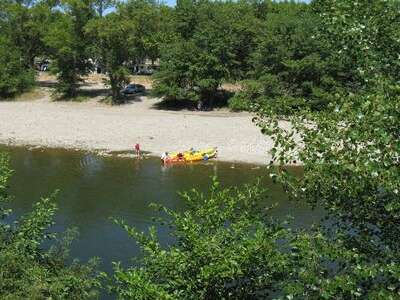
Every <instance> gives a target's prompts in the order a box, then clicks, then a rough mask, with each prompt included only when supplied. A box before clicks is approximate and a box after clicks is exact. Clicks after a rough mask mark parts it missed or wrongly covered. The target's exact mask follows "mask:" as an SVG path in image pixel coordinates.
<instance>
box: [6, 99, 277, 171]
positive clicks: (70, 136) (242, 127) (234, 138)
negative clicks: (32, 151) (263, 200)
mask: <svg viewBox="0 0 400 300" xmlns="http://www.w3.org/2000/svg"><path fill="white" fill-rule="evenodd" d="M159 102H160V99H156V98H150V97H146V96H142V97H140V98H139V99H137V101H135V102H132V103H130V104H126V105H121V106H109V105H105V104H103V103H101V102H99V101H98V100H96V99H94V100H90V101H87V102H83V103H76V102H54V101H51V100H50V99H49V98H44V99H40V100H35V101H21V102H19V101H17V102H0V143H1V144H4V145H10V146H40V147H45V148H64V149H75V150H85V151H95V152H98V151H100V152H102V151H105V152H111V151H130V150H132V149H133V147H134V145H135V144H136V143H139V144H140V146H141V148H142V149H143V150H145V151H148V152H149V153H150V154H151V155H152V156H159V155H160V154H161V153H162V152H164V151H182V150H186V149H189V148H191V147H193V148H196V149H201V148H208V147H218V151H219V156H218V160H220V161H228V162H245V163H255V164H267V163H269V162H270V160H271V155H270V154H269V152H268V151H269V150H270V149H271V148H272V147H273V142H272V140H271V139H269V138H268V137H266V136H264V135H263V134H261V132H260V129H259V128H258V127H257V126H256V125H254V124H253V123H252V121H251V118H252V116H251V115H250V114H247V113H232V112H229V111H227V110H215V111H211V112H193V111H167V110H161V109H157V108H155V107H156V105H157V103H159Z"/></svg>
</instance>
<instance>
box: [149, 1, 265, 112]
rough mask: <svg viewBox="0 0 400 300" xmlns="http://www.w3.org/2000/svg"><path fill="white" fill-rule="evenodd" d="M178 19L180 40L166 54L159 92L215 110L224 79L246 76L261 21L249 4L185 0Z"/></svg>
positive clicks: (179, 10) (179, 7) (177, 10)
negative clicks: (206, 104) (206, 105)
mask: <svg viewBox="0 0 400 300" xmlns="http://www.w3.org/2000/svg"><path fill="white" fill-rule="evenodd" d="M175 18H176V20H175V24H176V25H175V26H176V29H175V30H176V32H177V34H178V36H177V37H176V39H175V42H174V43H172V44H171V45H168V47H165V49H164V51H163V53H162V55H161V66H160V71H159V72H158V74H157V75H156V80H155V86H154V90H155V93H156V94H158V95H160V96H165V99H166V100H170V99H171V100H176V99H177V100H192V101H196V102H198V101H200V102H201V103H204V102H209V105H210V106H212V104H213V101H214V99H215V96H216V93H217V90H218V89H219V88H220V86H221V84H222V82H223V81H224V80H229V79H236V78H240V77H241V76H243V75H244V74H245V73H246V71H247V69H248V67H249V66H248V64H247V58H248V56H249V53H251V52H252V50H253V48H254V47H255V42H254V36H256V34H257V32H258V24H259V21H258V19H257V18H256V17H255V16H254V11H253V10H252V7H251V6H250V5H249V4H247V3H244V2H243V3H238V4H233V3H224V2H221V3H214V2H209V1H205V2H199V3H196V2H192V1H180V2H178V4H177V8H176V11H175Z"/></svg>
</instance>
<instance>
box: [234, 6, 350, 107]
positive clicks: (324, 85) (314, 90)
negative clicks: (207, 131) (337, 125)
mask: <svg viewBox="0 0 400 300" xmlns="http://www.w3.org/2000/svg"><path fill="white" fill-rule="evenodd" d="M321 22H323V21H322V20H321V19H320V18H319V16H318V15H316V14H315V13H313V12H312V11H311V10H310V8H309V6H308V5H304V4H296V3H277V4H274V5H272V6H271V11H270V12H269V13H268V17H267V18H266V21H264V23H263V24H262V26H263V30H262V32H261V34H260V35H259V37H258V38H257V39H256V40H257V44H258V46H257V48H256V50H255V51H254V52H253V53H252V55H251V58H250V61H251V64H252V69H251V71H249V77H250V78H248V79H247V80H245V81H243V82H242V86H243V90H242V92H240V93H238V94H237V95H236V97H234V98H233V99H231V108H233V109H251V105H252V104H254V103H258V104H262V105H268V106H271V107H275V108H276V109H277V110H280V111H281V113H287V112H288V111H290V110H291V109H297V108H298V107H301V106H308V107H310V108H311V109H324V108H325V107H326V104H327V103H328V102H329V98H330V95H331V94H334V93H335V92H336V91H338V90H340V89H342V88H343V86H345V83H346V84H348V82H349V80H348V76H345V74H346V73H345V71H344V70H343V67H342V65H341V64H340V61H334V60H332V59H331V55H330V52H329V50H328V49H327V47H326V46H325V44H324V42H323V41H322V40H320V39H318V38H317V32H318V29H319V28H320V23H321Z"/></svg>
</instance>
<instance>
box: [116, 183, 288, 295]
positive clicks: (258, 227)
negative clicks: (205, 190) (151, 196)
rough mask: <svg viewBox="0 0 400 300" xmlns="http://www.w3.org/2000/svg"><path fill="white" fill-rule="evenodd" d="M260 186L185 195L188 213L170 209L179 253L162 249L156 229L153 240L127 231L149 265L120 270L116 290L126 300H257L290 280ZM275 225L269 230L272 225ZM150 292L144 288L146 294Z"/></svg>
mask: <svg viewBox="0 0 400 300" xmlns="http://www.w3.org/2000/svg"><path fill="white" fill-rule="evenodd" d="M263 195H264V191H263V190H261V189H260V188H258V187H257V186H246V187H245V188H243V189H220V188H219V187H218V183H217V182H216V181H214V182H213V185H212V188H211V191H210V195H209V196H205V195H203V194H200V193H198V192H196V191H192V192H191V193H185V194H182V199H183V200H184V201H185V204H186V206H187V209H186V210H185V211H184V212H175V211H173V210H170V209H168V208H165V207H160V208H159V209H160V210H161V211H163V212H164V213H165V214H166V215H167V218H165V220H164V221H165V222H166V223H167V224H168V225H169V227H170V228H171V229H172V233H173V237H174V239H175V243H174V245H172V246H170V247H168V248H167V249H163V248H162V247H161V245H160V243H159V242H158V240H157V235H156V231H155V228H154V227H153V228H151V229H150V231H149V234H148V235H146V234H144V233H140V232H138V231H137V230H135V229H134V228H131V227H130V226H128V225H126V224H125V223H124V222H123V221H119V222H118V223H119V224H120V225H122V226H123V227H124V228H125V229H126V230H127V232H128V233H129V235H131V236H132V237H134V238H135V239H136V240H137V241H138V243H139V245H140V247H141V249H142V251H143V252H144V258H143V259H142V260H140V267H136V268H134V267H132V268H128V269H124V268H122V267H121V266H120V265H119V264H116V265H115V273H114V281H115V287H114V288H112V289H113V290H114V291H115V292H116V293H117V295H118V297H119V298H120V299H126V298H129V299H227V298H229V299H255V298H257V297H258V296H257V295H258V294H260V293H261V294H260V296H261V295H264V294H265V293H267V292H268V291H267V290H266V289H268V288H270V287H272V286H274V284H276V282H277V280H278V279H279V278H281V277H282V276H284V273H285V270H284V268H283V263H284V257H285V254H284V253H280V251H278V249H277V248H276V247H274V246H273V245H276V244H277V241H278V240H280V239H284V238H285V237H286V234H287V232H286V230H284V229H283V228H282V227H281V226H280V225H279V224H275V223H272V222H271V223H270V222H267V223H266V219H265V215H266V213H267V211H268V210H265V211H262V210H260V201H261V200H262V199H263ZM266 224H268V226H267V225H266ZM142 287H145V288H142Z"/></svg>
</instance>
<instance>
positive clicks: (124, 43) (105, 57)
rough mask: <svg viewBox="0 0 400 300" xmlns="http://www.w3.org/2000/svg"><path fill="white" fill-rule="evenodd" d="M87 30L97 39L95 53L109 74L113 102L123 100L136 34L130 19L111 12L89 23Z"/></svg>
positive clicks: (108, 82) (108, 81)
mask: <svg viewBox="0 0 400 300" xmlns="http://www.w3.org/2000/svg"><path fill="white" fill-rule="evenodd" d="M86 31H87V33H88V35H89V36H92V37H93V40H94V41H96V47H95V49H94V52H93V53H97V57H99V61H100V62H101V64H102V65H103V66H104V68H105V71H106V73H107V76H108V80H107V82H106V83H107V84H108V85H109V86H110V87H111V92H112V101H113V103H119V102H120V101H121V94H120V91H121V89H122V88H123V86H124V85H125V84H126V83H129V72H128V69H127V67H126V65H127V63H128V62H129V59H130V58H131V51H132V48H131V47H132V44H133V38H134V35H133V34H132V26H131V24H130V22H129V21H127V20H125V19H123V18H121V16H120V15H119V14H116V13H111V14H109V15H107V16H105V17H104V18H102V19H96V20H92V21H91V22H89V23H88V25H87V27H86Z"/></svg>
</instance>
